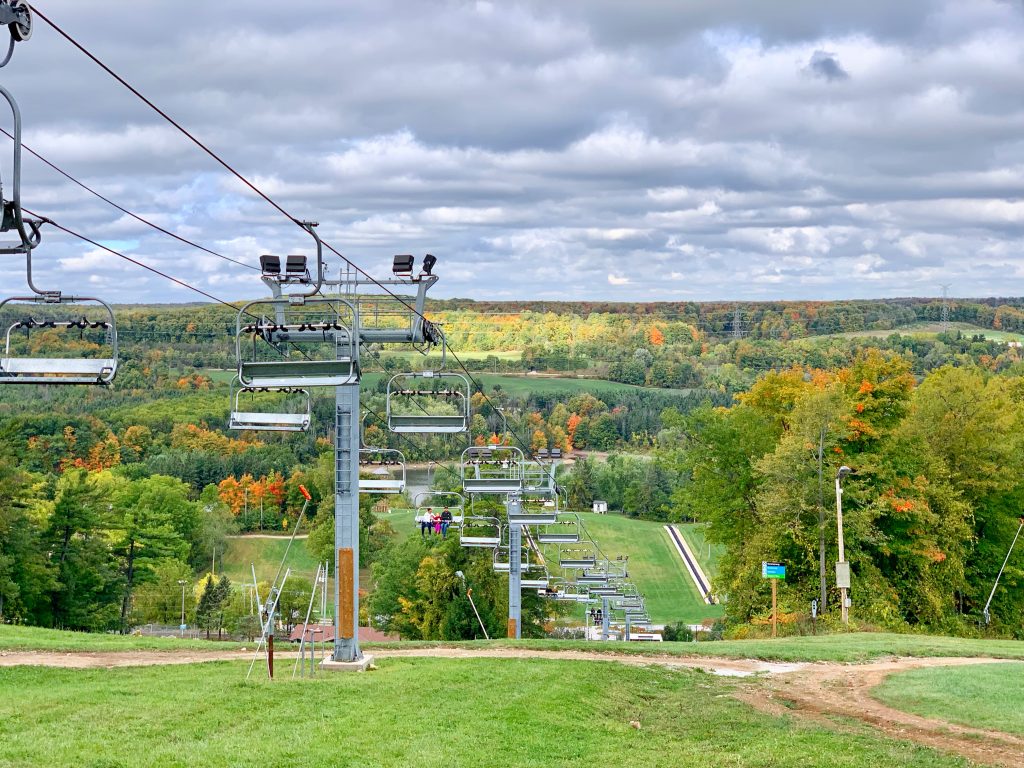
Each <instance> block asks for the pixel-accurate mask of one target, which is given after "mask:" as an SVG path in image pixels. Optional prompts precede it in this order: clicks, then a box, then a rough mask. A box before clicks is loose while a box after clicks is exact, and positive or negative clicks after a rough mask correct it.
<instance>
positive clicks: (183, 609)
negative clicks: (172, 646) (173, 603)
mask: <svg viewBox="0 0 1024 768" xmlns="http://www.w3.org/2000/svg"><path fill="white" fill-rule="evenodd" d="M178 584H179V585H181V627H180V629H181V636H182V637H185V585H186V584H188V582H187V581H185V580H184V579H178Z"/></svg>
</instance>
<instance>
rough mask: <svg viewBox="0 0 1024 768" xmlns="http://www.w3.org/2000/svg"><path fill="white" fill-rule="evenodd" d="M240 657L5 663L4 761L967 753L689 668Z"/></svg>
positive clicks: (815, 761) (615, 759) (550, 761)
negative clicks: (289, 661) (298, 667)
mask: <svg viewBox="0 0 1024 768" xmlns="http://www.w3.org/2000/svg"><path fill="white" fill-rule="evenodd" d="M286 669H287V665H283V666H282V672H284V671H285V670H286ZM245 670H246V665H245V664H244V663H238V662H234V663H232V662H221V663H209V664H204V665H202V666H198V667H197V666H173V667H172V666H157V667H137V668H124V669H112V670H62V669H47V668H39V667H15V668H9V669H0V743H2V744H3V749H2V750H0V766H4V767H5V768H6V767H7V766H25V765H40V766H41V765H76V766H96V767H98V766H125V768H130V767H132V766H165V765H184V764H189V765H193V764H194V765H205V766H211V767H214V766H263V765H268V764H270V765H275V764H287V765H289V766H298V767H301V766H323V765H345V766H409V765H415V766H418V767H419V768H426V767H429V766H487V768H490V766H493V765H494V764H495V761H496V756H497V755H500V758H499V759H498V762H499V763H500V764H501V765H504V766H551V765H557V766H577V765H578V766H584V765H586V766H589V765H593V764H594V763H595V759H596V758H597V757H599V762H600V763H601V764H610V765H616V764H637V763H639V764H643V765H647V766H666V767H668V766H672V767H673V768H674V767H675V766H681V765H704V764H714V765H719V766H729V767H731V768H745V767H746V766H750V767H751V768H753V767H754V766H766V765H771V766H775V767H778V768H788V767H790V766H792V767H794V768H795V767H796V766H821V767H822V768H847V766H849V767H850V768H853V767H854V766H856V767H857V768H859V767H860V766H863V765H877V766H906V767H907V768H954V767H960V768H963V766H966V762H965V761H964V760H963V759H961V758H957V757H952V756H947V755H942V754H939V753H937V752H934V751H931V750H928V749H924V748H921V747H917V746H914V745H912V744H910V743H907V742H901V741H896V740H893V739H889V738H885V737H880V736H879V735H877V734H875V733H872V732H870V731H867V730H864V729H860V730H849V729H836V728H834V727H829V726H822V725H817V724H813V723H807V722H804V721H803V720H800V719H795V718H793V717H792V716H790V715H784V716H777V715H771V714H765V713H762V712H759V711H757V710H755V709H753V708H752V707H750V706H749V705H747V704H745V703H743V702H741V701H738V700H737V699H735V698H733V696H732V695H731V694H732V693H733V692H734V691H735V690H736V689H737V688H738V687H739V686H740V685H741V684H740V683H738V682H736V681H734V680H729V679H721V678H714V677H711V676H709V675H706V674H703V673H701V672H694V671H689V670H674V669H665V668H647V667H632V666H630V667H627V666H621V665H617V664H608V663H601V662H586V661H558V660H538V659H516V660H491V659H461V660H452V659H382V660H381V661H380V662H379V669H377V670H376V671H375V672H372V673H369V674H363V675H325V676H320V677H318V678H316V679H314V680H299V681H292V680H290V679H289V675H290V670H289V671H288V673H287V674H281V675H279V678H278V680H277V681H275V682H274V683H273V684H269V683H267V682H266V681H265V680H263V679H256V680H253V681H252V682H248V683H247V682H245V681H244V677H245ZM482 681H486V682H487V684H486V685H483V684H481V682H482ZM199 691H202V695H197V692H199ZM631 721H632V722H633V723H635V725H631ZM712 755H713V758H714V759H713V761H712V762H709V760H710V758H711V756H712ZM768 755H770V756H771V757H770V761H768V762H766V757H767V756H768Z"/></svg>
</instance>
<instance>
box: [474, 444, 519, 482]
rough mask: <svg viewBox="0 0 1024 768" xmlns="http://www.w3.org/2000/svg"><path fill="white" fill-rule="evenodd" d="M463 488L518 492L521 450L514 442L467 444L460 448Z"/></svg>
mask: <svg viewBox="0 0 1024 768" xmlns="http://www.w3.org/2000/svg"><path fill="white" fill-rule="evenodd" d="M461 464H462V490H463V491H464V492H466V493H497V494H509V493H519V492H520V491H521V490H522V487H523V452H522V451H521V450H519V449H518V448H516V447H514V446H509V445H496V446H490V447H487V446H476V445H474V446H470V447H469V448H467V449H466V450H464V451H463V452H462V459H461Z"/></svg>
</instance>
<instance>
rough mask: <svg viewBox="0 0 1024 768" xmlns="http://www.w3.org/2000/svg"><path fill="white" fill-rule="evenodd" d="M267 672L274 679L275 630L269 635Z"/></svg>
mask: <svg viewBox="0 0 1024 768" xmlns="http://www.w3.org/2000/svg"><path fill="white" fill-rule="evenodd" d="M267 671H268V672H270V679H271V680H273V679H274V630H273V629H271V630H270V634H269V635H267Z"/></svg>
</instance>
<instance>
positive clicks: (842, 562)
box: [836, 466, 850, 625]
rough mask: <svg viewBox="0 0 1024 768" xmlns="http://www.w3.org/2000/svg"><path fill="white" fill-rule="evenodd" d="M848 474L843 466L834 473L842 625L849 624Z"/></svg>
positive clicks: (837, 582) (837, 565) (847, 469)
mask: <svg viewBox="0 0 1024 768" xmlns="http://www.w3.org/2000/svg"><path fill="white" fill-rule="evenodd" d="M848 474H850V468H849V467H846V466H843V467H840V468H839V471H838V472H836V526H837V527H838V529H839V562H837V563H836V585H837V586H838V587H839V599H840V600H841V601H842V617H843V624H847V625H848V624H849V623H850V607H849V600H848V598H847V594H846V593H847V590H848V589H849V588H850V564H849V563H848V562H846V546H845V544H844V542H843V486H842V481H843V478H844V477H846V476H847V475H848Z"/></svg>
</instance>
